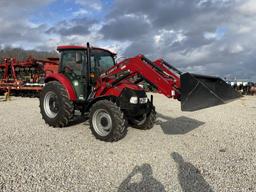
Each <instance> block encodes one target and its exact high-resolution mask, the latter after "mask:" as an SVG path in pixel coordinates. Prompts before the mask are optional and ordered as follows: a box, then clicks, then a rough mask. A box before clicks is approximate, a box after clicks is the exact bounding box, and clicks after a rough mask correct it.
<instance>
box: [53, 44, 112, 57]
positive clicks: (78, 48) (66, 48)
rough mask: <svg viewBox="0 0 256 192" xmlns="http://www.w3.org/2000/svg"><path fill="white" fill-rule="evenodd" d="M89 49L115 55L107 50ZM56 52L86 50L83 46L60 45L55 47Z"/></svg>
mask: <svg viewBox="0 0 256 192" xmlns="http://www.w3.org/2000/svg"><path fill="white" fill-rule="evenodd" d="M91 49H95V50H102V51H107V52H109V53H111V54H112V55H116V53H113V52H111V51H109V50H107V49H102V48H99V47H91ZM57 50H58V51H64V50H87V47H85V46H77V45H61V46H58V47H57Z"/></svg>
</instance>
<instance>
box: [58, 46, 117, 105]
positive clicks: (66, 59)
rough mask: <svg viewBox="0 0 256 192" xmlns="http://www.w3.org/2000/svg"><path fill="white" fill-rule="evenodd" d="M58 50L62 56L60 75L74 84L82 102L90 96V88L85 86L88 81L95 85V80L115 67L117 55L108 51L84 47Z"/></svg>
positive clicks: (62, 47)
mask: <svg viewBox="0 0 256 192" xmlns="http://www.w3.org/2000/svg"><path fill="white" fill-rule="evenodd" d="M57 50H58V51H59V52H60V54H61V59H60V66H59V73H61V74H64V75H65V76H66V77H67V78H68V79H69V80H70V81H71V82H72V86H73V88H74V90H75V92H76V95H77V98H78V100H81V101H84V100H86V98H87V96H88V95H89V94H90V93H89V92H88V90H89V89H88V86H87V87H86V86H85V85H88V81H91V83H93V82H92V81H93V80H94V79H97V77H98V76H100V75H101V74H102V73H104V72H105V71H106V70H107V69H109V68H110V67H112V66H114V65H115V56H116V54H115V53H112V52H110V51H108V50H106V49H102V48H95V47H91V48H90V49H89V51H88V49H87V47H83V46H59V47H58V48H57ZM88 58H90V60H88ZM89 76H93V77H94V78H93V79H92V78H91V77H89Z"/></svg>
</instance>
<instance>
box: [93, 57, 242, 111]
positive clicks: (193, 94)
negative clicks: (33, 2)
mask: <svg viewBox="0 0 256 192" xmlns="http://www.w3.org/2000/svg"><path fill="white" fill-rule="evenodd" d="M134 79H135V80H134ZM143 80H144V81H146V82H148V83H149V84H150V85H151V86H153V87H155V88H156V89H157V91H158V93H160V94H163V95H165V96H166V97H168V98H174V99H178V100H179V101H181V109H182V110H183V111H196V110H199V109H203V108H208V107H211V106H215V105H220V104H224V103H226V102H228V101H230V100H234V99H236V98H239V97H241V95H240V94H239V93H238V92H236V91H235V90H234V89H232V87H231V86H230V85H228V84H227V83H226V82H225V81H223V80H222V79H220V78H218V77H213V76H203V75H196V74H191V73H182V72H180V71H179V70H178V69H176V68H175V67H173V66H172V65H170V64H168V63H167V62H165V61H164V60H162V59H160V60H157V61H155V62H152V61H150V60H149V59H147V58H146V57H145V56H143V55H138V56H136V57H133V58H129V59H126V60H124V61H122V62H120V63H118V64H116V65H115V66H114V67H112V68H110V69H109V70H107V71H106V72H105V73H104V74H102V75H101V76H100V78H99V79H98V82H97V85H96V89H95V96H96V97H98V96H103V95H104V93H106V92H107V91H108V89H111V88H113V87H115V86H116V85H117V84H119V83H123V82H125V81H126V82H131V83H135V84H137V83H139V82H141V81H143Z"/></svg>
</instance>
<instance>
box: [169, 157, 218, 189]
mask: <svg viewBox="0 0 256 192" xmlns="http://www.w3.org/2000/svg"><path fill="white" fill-rule="evenodd" d="M171 157H172V158H173V160H174V161H175V162H176V164H177V168H178V170H179V173H178V179H179V183H180V186H181V188H182V190H183V191H184V192H189V191H191V192H192V191H193V192H194V191H196V192H213V189H212V188H211V186H210V185H209V183H207V181H206V180H205V179H204V177H203V176H202V175H201V173H200V170H199V169H197V168H196V167H195V166H194V165H193V164H191V163H189V162H185V161H184V159H183V157H182V156H181V155H180V154H179V153H177V152H173V153H172V154H171Z"/></svg>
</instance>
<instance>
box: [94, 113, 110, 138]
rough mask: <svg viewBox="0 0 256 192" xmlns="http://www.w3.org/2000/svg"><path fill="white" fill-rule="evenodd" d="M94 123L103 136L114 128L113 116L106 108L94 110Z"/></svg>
mask: <svg viewBox="0 0 256 192" xmlns="http://www.w3.org/2000/svg"><path fill="white" fill-rule="evenodd" d="M92 124H93V128H94V130H95V131H96V132H97V134H98V135H100V136H102V137H105V136H107V135H108V134H109V133H110V132H111V130H112V119H111V116H110V115H109V113H108V112H107V111H106V110H104V109H98V110H96V111H95V112H94V114H93V117H92Z"/></svg>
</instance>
